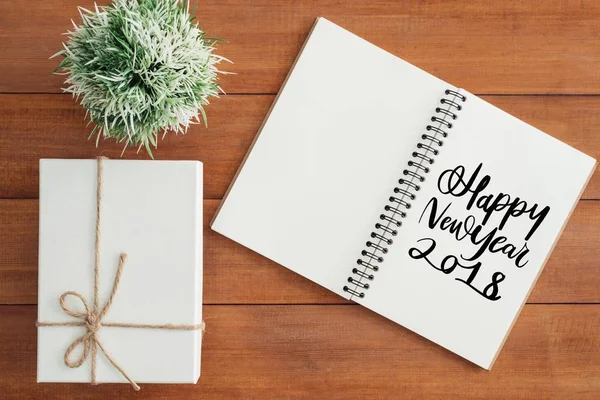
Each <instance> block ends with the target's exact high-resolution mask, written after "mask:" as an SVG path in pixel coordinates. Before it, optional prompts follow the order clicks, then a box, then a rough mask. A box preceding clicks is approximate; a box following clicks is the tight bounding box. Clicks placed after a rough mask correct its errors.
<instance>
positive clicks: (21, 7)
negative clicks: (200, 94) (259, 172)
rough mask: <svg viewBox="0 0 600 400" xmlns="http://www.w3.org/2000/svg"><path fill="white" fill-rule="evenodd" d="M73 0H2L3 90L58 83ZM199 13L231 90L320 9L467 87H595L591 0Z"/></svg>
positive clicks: (302, 4) (265, 79)
mask: <svg viewBox="0 0 600 400" xmlns="http://www.w3.org/2000/svg"><path fill="white" fill-rule="evenodd" d="M99 3H101V4H105V3H106V0H104V1H100V2H99ZM77 5H83V6H86V7H88V8H91V7H93V2H92V1H89V0H64V1H61V2H59V3H57V2H52V1H50V2H37V3H36V4H35V7H33V6H32V5H31V4H30V3H29V2H26V1H3V2H1V3H0V55H1V59H0V92H58V91H59V88H60V84H61V83H60V82H61V80H60V78H59V77H57V76H51V75H50V73H51V71H52V70H53V69H54V68H55V67H56V65H57V61H56V60H49V59H48V57H50V56H51V55H52V54H54V53H55V52H56V51H58V50H59V49H60V42H61V41H62V40H63V37H62V36H61V33H62V32H64V31H66V30H67V29H69V28H70V26H71V25H70V19H71V18H73V19H75V20H77V18H76V17H77V11H76V6H77ZM197 15H198V17H199V21H200V22H201V24H202V27H203V28H204V29H206V30H207V31H208V32H209V33H210V35H211V36H214V37H221V38H225V39H227V40H228V41H229V43H228V44H224V45H223V46H222V50H221V53H222V54H223V55H224V56H226V57H228V58H230V59H231V60H233V61H234V62H235V64H234V65H229V66H226V69H227V70H228V71H231V72H235V73H237V75H230V76H226V77H224V78H223V86H224V88H225V91H227V92H229V93H275V92H277V90H278V88H279V87H280V85H281V83H282V82H283V79H284V77H285V74H286V73H287V70H288V69H289V67H290V65H291V64H292V61H293V60H294V57H295V56H296V54H297V52H298V50H299V49H300V47H301V45H302V43H303V42H304V40H305V38H306V36H307V34H308V32H309V30H310V27H311V26H312V24H313V22H314V20H315V18H316V17H317V16H324V17H327V18H329V19H331V20H332V21H334V22H336V23H338V24H339V25H341V26H343V27H345V28H347V29H349V30H351V31H353V32H355V33H356V34H358V35H360V36H362V37H364V38H365V39H367V40H369V41H371V42H373V43H375V44H377V45H378V46H380V47H382V48H384V49H385V50H388V51H390V52H391V53H393V54H396V55H398V56H400V57H402V58H404V59H406V60H407V61H409V62H412V63H414V64H416V65H417V66H419V67H421V68H423V69H425V70H426V71H429V72H430V73H432V74H434V75H438V76H439V77H440V78H442V79H444V80H446V81H448V82H451V83H453V84H455V85H457V86H461V87H465V88H467V89H468V90H470V91H471V92H473V93H600V70H599V69H598V65H599V64H600V51H598V50H599V46H598V40H597V39H598V20H599V19H600V3H599V2H597V1H585V2H584V1H581V0H545V1H543V2H538V1H497V2H494V3H493V7H490V3H489V2H477V1H470V0H453V1H446V0H434V1H427V2H423V1H420V0H406V1H392V0H388V1H378V2H371V1H356V2H339V1H319V0H304V1H295V2H284V1H269V0H255V1H252V2H248V1H241V0H238V1H233V0H229V1H222V0H206V1H202V2H199V3H198V12H197ZM24 21H26V22H24ZM369 67H370V66H369V65H368V60H367V62H366V63H365V71H367V73H368V71H369Z"/></svg>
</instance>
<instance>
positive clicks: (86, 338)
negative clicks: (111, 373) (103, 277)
mask: <svg viewBox="0 0 600 400" xmlns="http://www.w3.org/2000/svg"><path fill="white" fill-rule="evenodd" d="M103 159H105V157H99V158H98V181H97V185H96V242H95V263H94V297H93V304H92V307H90V305H89V304H88V302H87V300H86V299H85V297H83V296H82V295H81V294H80V293H78V292H74V291H66V292H64V293H63V294H62V295H60V297H59V299H58V301H59V304H60V307H61V308H62V309H63V311H64V312H65V314H67V315H69V316H71V317H73V318H77V319H79V320H81V321H80V322H75V321H74V322H37V323H36V325H37V326H83V327H85V329H86V332H85V333H84V334H83V335H81V336H80V337H79V338H77V339H76V340H75V341H74V342H73V343H71V345H70V346H69V348H67V350H66V351H65V356H64V361H65V365H66V366H67V367H69V368H78V367H80V366H81V365H83V363H84V362H85V361H86V360H87V358H88V357H89V356H90V355H91V356H92V362H91V378H90V383H91V384H92V385H96V384H97V382H96V359H97V355H98V348H99V349H100V350H101V351H102V353H104V355H105V356H106V358H107V359H108V361H109V362H110V363H111V364H112V365H113V366H114V367H115V368H116V369H117V370H118V371H119V372H120V373H121V375H123V377H125V379H127V380H128V381H129V383H130V384H131V386H132V387H133V388H134V389H135V390H140V387H139V386H138V385H137V383H135V381H134V380H133V379H132V378H131V377H130V376H129V375H127V373H126V372H125V371H124V370H123V368H121V366H120V365H119V364H118V363H117V362H116V361H115V360H114V359H113V358H112V357H111V356H110V354H109V353H108V352H107V351H106V349H105V348H104V346H103V345H102V343H101V342H100V340H99V339H98V332H99V331H100V328H102V327H103V326H110V327H116V328H143V329H167V330H185V331H191V330H202V332H203V333H204V328H205V324H204V322H202V323H201V324H197V325H174V324H130V323H118V322H104V321H103V320H104V316H105V315H106V314H107V313H108V310H110V306H111V305H112V302H113V298H114V296H115V294H116V292H117V289H118V288H119V282H120V281H121V273H122V271H123V266H124V265H125V261H126V260H127V254H125V253H121V255H120V256H119V266H118V268H117V273H116V275H115V280H114V283H113V287H112V290H111V292H110V296H109V297H108V299H107V300H106V303H104V305H103V306H102V308H100V307H99V301H98V286H99V283H98V282H99V278H100V271H99V265H100V222H101V218H100V217H101V212H100V211H101V204H102V160H103ZM68 296H74V297H76V298H77V299H79V300H80V302H81V304H82V305H83V309H84V312H79V311H76V310H73V309H71V308H69V306H68V305H67V304H66V299H67V297H68ZM79 346H83V351H82V352H81V355H80V356H79V358H77V359H76V360H72V359H71V354H72V353H73V351H74V350H75V349H76V348H77V347H79Z"/></svg>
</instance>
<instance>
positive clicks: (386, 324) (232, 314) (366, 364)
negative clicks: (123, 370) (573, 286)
mask: <svg viewBox="0 0 600 400" xmlns="http://www.w3.org/2000/svg"><path fill="white" fill-rule="evenodd" d="M204 316H205V319H206V323H207V332H206V335H205V339H204V344H203V349H202V376H201V378H200V383H199V384H198V385H151V384H141V386H142V391H141V392H140V393H135V392H134V391H133V390H132V389H131V387H129V386H128V385H119V384H105V385H99V386H96V387H88V386H85V384H48V383H45V384H36V383H35V382H36V380H35V370H36V361H35V360H36V328H35V326H34V323H35V318H36V309H35V307H34V306H2V307H0V370H1V371H2V374H0V387H2V389H3V390H2V398H3V399H22V398H28V399H30V398H39V399H45V400H51V399H64V398H71V397H76V398H78V399H107V398H109V399H110V398H119V399H124V398H134V397H135V398H139V396H143V397H144V398H145V399H173V398H182V399H183V398H185V399H190V398H198V399H246V400H251V399H257V400H263V399H272V398H281V399H308V398H310V399H314V398H326V399H329V400H336V399H340V400H342V399H343V400H348V399H364V398H369V399H391V398H404V399H410V398H415V399H429V398H432V399H440V398H448V399H464V398H477V399H528V400H529V399H556V400H559V399H560V400H567V399H573V400H575V399H576V400H585V399H597V398H598V397H597V395H598V393H600V358H599V357H598V354H599V353H600V305H588V306H569V305H563V306H536V305H529V306H526V307H525V309H524V311H523V313H522V316H521V318H520V319H519V321H518V322H517V324H516V325H515V327H514V329H513V333H512V335H511V336H510V337H509V339H508V341H507V342H506V345H505V348H504V350H503V352H502V353H501V354H500V357H499V358H498V360H497V362H496V364H495V366H494V369H493V370H492V371H490V372H488V371H485V370H483V369H480V368H478V367H476V366H475V365H473V364H471V363H469V362H467V361H465V360H463V359H461V358H459V357H458V356H456V355H454V354H452V353H450V352H449V351H447V350H445V349H443V348H441V347H439V346H437V345H434V344H433V343H431V342H429V341H427V340H426V339H423V338H421V337H419V336H417V335H416V334H414V333H411V332H409V331H408V330H406V329H404V328H401V327H399V326H397V325H396V324H394V323H393V322H391V321H388V320H386V319H384V318H382V317H380V316H378V315H376V314H374V313H372V312H370V311H368V310H366V309H364V308H362V307H358V306H206V307H204ZM105 329H108V328H105ZM113 356H114V357H115V358H117V357H118V354H113ZM58 357H59V358H60V357H62V356H61V355H60V354H59V355H58ZM81 368H89V366H88V365H87V364H86V365H84V366H82V367H81ZM129 372H130V373H131V374H132V375H133V376H134V377H135V371H129Z"/></svg>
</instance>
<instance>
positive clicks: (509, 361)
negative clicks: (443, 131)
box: [0, 0, 600, 400]
mask: <svg viewBox="0 0 600 400" xmlns="http://www.w3.org/2000/svg"><path fill="white" fill-rule="evenodd" d="M100 3H101V4H102V3H104V2H100ZM76 5H84V6H86V7H91V6H93V3H92V2H91V1H88V0H46V1H39V2H27V1H9V0H6V1H2V2H0V168H1V170H0V172H1V173H0V228H1V229H0V397H1V398H15V399H18V398H22V399H29V398H43V399H63V398H67V397H77V398H85V399H88V398H89V399H91V398H94V399H95V398H98V399H104V398H128V397H134V396H135V397H140V396H143V397H144V398H149V399H150V398H151V399H191V398H198V399H275V398H285V399H317V398H326V399H328V400H333V399H353V398H373V399H375V398H380V399H391V398H403V399H407V398H416V399H425V398H434V399H439V398H456V399H467V398H477V399H491V398H506V399H509V398H510V399H513V398H514V399H598V398H600V265H599V264H600V247H599V244H600V201H599V200H600V177H599V173H596V175H595V176H594V177H593V178H592V180H591V182H590V184H589V186H588V189H587V190H586V191H585V193H584V195H583V199H582V200H581V201H580V203H579V205H578V207H577V209H576V211H575V213H574V215H573V217H572V218H571V220H570V222H569V224H568V225H567V228H566V229H565V232H564V234H563V236H562V238H561V239H560V241H559V243H558V246H557V247H556V249H555V251H554V253H553V254H552V256H551V258H550V261H549V262H548V264H547V266H546V269H545V271H544V272H543V274H542V275H541V278H540V280H539V282H538V284H537V286H536V288H535V289H534V291H533V293H532V295H531V297H530V299H529V301H528V304H527V305H526V306H525V308H524V310H523V313H522V314H521V317H520V318H519V320H518V321H517V323H516V325H515V327H514V329H513V332H512V334H511V335H510V336H509V338H508V340H507V342H506V345H505V347H504V350H503V351H502V352H501V353H500V356H499V358H498V360H497V362H496V364H495V366H494V369H493V370H492V371H491V372H487V371H484V370H482V369H480V368H478V367H476V366H474V365H472V364H470V363H469V362H467V361H464V360H462V359H461V358H459V357H458V356H455V355H453V354H452V353H450V352H448V351H446V350H443V349H442V348H440V347H438V346H436V345H434V344H432V343H430V342H428V341H427V340H425V339H423V338H421V337H419V336H417V335H415V334H413V333H411V332H409V331H407V330H406V329H404V328H402V327H400V326H397V325H395V324H394V323H392V322H390V321H387V320H386V319H384V318H382V317H380V316H378V315H376V314H374V313H372V312H369V311H367V310H366V309H363V308H361V307H359V306H357V305H354V304H350V303H348V302H346V301H344V300H343V299H341V298H339V297H337V296H335V295H333V294H331V293H329V292H328V291H326V290H325V289H323V288H321V287H319V286H317V285H315V284H313V283H311V282H309V281H308V280H306V279H304V278H302V277H300V276H298V275H295V274H294V273H292V272H290V271H288V270H286V269H285V268H282V267H280V266H277V265H275V264H274V263H272V262H270V261H268V260H266V259H264V258H263V257H261V256H259V255H257V254H254V253H252V252H251V251H249V250H246V249H244V248H242V247H241V246H239V245H236V244H234V243H233V242H231V241H229V240H228V239H225V238H223V237H221V236H219V235H217V234H215V233H214V232H211V231H210V229H208V227H205V228H206V230H205V238H204V239H205V241H204V243H205V265H204V268H205V270H204V271H205V286H204V287H205V298H204V300H205V307H204V312H205V316H206V322H207V324H208V331H207V333H206V336H205V341H204V348H203V351H202V377H201V379H200V383H199V384H198V385H195V386H194V385H149V384H147V385H142V391H141V392H139V393H135V392H133V391H132V389H131V388H130V387H129V386H127V385H100V386H97V387H90V386H87V385H81V384H36V378H35V375H36V328H35V326H34V323H35V320H36V303H37V241H38V235H37V229H38V228H37V218H38V200H37V197H38V159H39V158H42V157H62V158H90V157H95V156H97V155H100V154H102V155H106V156H109V157H119V154H120V152H121V146H120V145H116V144H115V143H113V142H111V141H105V142H101V143H100V146H99V148H96V147H95V146H94V142H93V141H88V140H87V136H88V132H89V128H87V127H86V126H85V121H84V111H83V110H82V109H81V108H80V107H79V106H77V105H76V104H75V103H74V101H73V99H72V98H71V97H70V96H69V95H65V94H60V87H61V78H60V77H57V76H52V75H50V72H51V71H52V70H53V68H54V67H55V66H56V65H57V61H56V60H49V59H48V57H49V56H50V55H52V54H54V53H55V52H56V51H57V50H58V49H59V48H60V42H61V40H62V39H63V38H64V37H63V36H61V35H60V33H62V32H64V31H66V30H67V29H68V28H69V25H70V18H75V17H76V15H77V11H76ZM197 15H198V17H199V21H201V23H202V27H203V28H205V29H206V30H207V31H208V32H209V33H210V34H211V35H213V36H216V37H222V38H226V39H227V40H228V41H229V43H227V44H224V45H222V46H221V49H220V53H221V54H223V55H224V56H226V57H228V58H230V59H231V60H233V61H234V62H235V64H233V65H231V66H228V69H229V71H231V72H235V73H236V75H229V76H225V77H224V78H223V81H222V82H223V88H224V89H225V91H226V92H227V93H228V94H227V95H226V96H223V97H222V98H220V99H215V101H213V104H212V105H210V106H209V107H208V108H207V113H208V118H209V121H210V127H209V128H208V129H207V128H205V127H202V126H195V127H194V128H192V129H191V131H190V132H189V133H188V134H187V135H186V136H181V135H180V136H174V135H172V136H169V137H168V139H167V140H165V141H163V142H161V143H160V147H159V150H158V151H156V152H155V154H156V158H157V159H198V160H201V161H203V162H204V166H205V188H204V194H205V198H206V200H205V201H204V210H205V221H207V222H208V221H210V219H211V218H212V215H213V214H214V212H215V209H216V207H217V205H218V203H219V201H220V199H221V197H222V196H223V194H224V192H225V190H226V188H227V185H228V184H229V182H230V180H231V179H232V177H233V174H234V172H235V170H236V168H237V167H238V165H239V164H240V162H241V160H242V157H243V156H244V154H245V152H246V150H247V149H248V147H249V145H250V142H251V141H252V138H253V136H254V135H255V133H256V132H257V130H258V127H259V125H260V123H261V121H262V119H263V117H264V116H265V114H266V112H267V110H268V108H269V106H270V104H271V102H272V101H273V99H274V95H275V94H276V93H277V91H278V89H279V87H280V85H281V83H282V81H283V79H284V77H285V75H286V73H287V71H288V69H289V67H290V66H291V64H292V62H293V60H294V58H295V56H296V54H297V52H298V50H299V49H300V47H301V45H302V43H303V41H304V40H305V38H306V36H307V34H308V32H309V29H310V27H311V26H312V24H313V22H314V19H315V17H317V16H324V17H327V18H328V19H330V20H332V21H334V22H336V23H338V24H340V25H342V26H344V27H346V28H347V29H349V30H351V31H353V32H355V33H357V34H358V35H360V36H362V37H364V38H366V39H367V40H369V41H371V42H373V43H375V44H377V45H379V46H380V47H382V48H384V49H386V50H388V51H390V52H392V53H394V54H396V55H398V56H400V57H402V58H404V59H406V60H407V61H409V62H412V63H414V64H416V65H417V66H419V67H421V68H423V69H425V70H427V71H429V72H431V73H433V74H435V75H437V76H439V77H440V78H442V79H444V80H446V81H449V82H452V83H454V84H456V85H457V86H461V87H465V88H467V89H468V90H469V91H471V92H474V93H476V94H480V95H482V96H483V97H484V98H485V99H486V100H488V101H490V102H492V103H494V104H496V105H497V106H499V107H501V108H503V109H505V110H506V111H508V112H510V113H512V114H514V115H516V116H517V117H519V118H521V119H523V120H525V121H527V122H529V123H531V124H532V125H534V126H536V127H538V128H540V129H542V130H544V131H546V132H548V133H549V134H551V135H553V136H554V137H556V138H558V139H560V140H562V141H564V142H566V143H568V144H570V145H573V146H575V147H577V148H579V149H581V150H583V151H585V152H587V153H588V154H590V155H592V156H594V157H595V158H600V157H599V156H600V134H599V133H598V126H599V125H600V112H599V109H600V97H598V96H599V95H600V2H598V1H593V0H587V1H584V0H564V1H561V0H545V1H526V0H519V1H482V2H478V1H473V0H444V1H442V0H439V1H419V0H412V1H409V0H406V1H393V0H387V1H377V2H373V1H368V0H361V1H343V0H328V1H316V0H303V1H300V0H299V1H289V2H287V1H282V0H279V1H267V0H255V1H241V0H237V1H236V0H226V1H225V0H202V1H198V12H197ZM368 68H369V65H368V63H367V65H365V69H366V70H368ZM125 157H127V158H147V156H146V155H145V154H136V153H135V152H134V151H128V152H127V153H126V154H125ZM559 190H560V189H559V187H558V186H557V195H560V192H559ZM207 222H206V223H207Z"/></svg>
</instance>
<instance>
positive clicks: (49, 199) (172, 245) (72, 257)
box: [37, 159, 203, 383]
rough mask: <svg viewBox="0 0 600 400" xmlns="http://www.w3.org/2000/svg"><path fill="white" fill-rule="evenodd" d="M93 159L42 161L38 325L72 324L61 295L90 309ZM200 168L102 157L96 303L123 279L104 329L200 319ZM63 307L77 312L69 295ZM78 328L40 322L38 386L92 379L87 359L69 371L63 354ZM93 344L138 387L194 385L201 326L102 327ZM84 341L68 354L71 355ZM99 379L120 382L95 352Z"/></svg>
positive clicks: (193, 163) (78, 352)
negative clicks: (121, 261)
mask: <svg viewBox="0 0 600 400" xmlns="http://www.w3.org/2000/svg"><path fill="white" fill-rule="evenodd" d="M97 168H98V161H97V160H51V159H44V160H40V203H39V204H40V226H39V292H38V304H39V305H38V323H44V322H46V323H48V322H50V323H63V322H64V323H67V322H79V323H82V322H83V321H84V319H76V318H74V317H73V316H70V315H67V313H65V311H63V309H62V308H61V305H60V304H59V297H60V296H61V295H62V294H63V293H64V292H67V291H74V292H78V293H80V294H81V295H82V296H83V298H85V299H87V302H88V303H89V304H90V307H92V304H93V300H92V299H93V292H94V290H93V288H94V265H95V238H96V205H97V201H96V189H97V171H98V169H97ZM202 200H203V199H202V163H200V162H198V161H130V160H103V161H102V200H101V202H100V204H101V229H100V235H99V238H100V243H99V257H100V261H99V265H98V271H99V279H98V302H99V307H100V308H101V307H102V306H103V305H104V303H105V302H106V300H107V299H108V297H109V295H110V292H111V289H112V287H113V282H114V279H115V274H116V271H117V267H118V264H119V255H120V254H121V253H126V254H127V260H126V262H125V264H124V266H123V270H122V274H121V278H120V283H119V286H118V289H117V292H116V293H115V295H114V299H113V301H112V304H111V305H110V309H109V310H108V312H107V313H106V315H105V317H104V318H103V323H126V324H151V325H163V324H175V325H198V324H201V323H202V249H203V247H202ZM66 303H67V304H68V306H69V308H70V309H73V310H76V311H78V312H83V311H84V307H83V305H82V302H81V301H79V300H78V299H77V298H76V297H75V296H69V297H68V298H67V302H66ZM86 332H89V331H88V329H87V328H86V327H85V326H38V363H37V380H38V382H90V381H91V375H90V371H91V367H92V366H91V363H92V361H91V357H87V359H86V360H85V362H84V363H83V364H82V365H81V366H79V367H77V368H73V367H68V366H67V365H66V364H65V361H64V360H63V357H64V355H65V351H66V350H67V349H68V348H69V346H70V345H71V344H72V343H73V342H75V341H76V340H77V339H78V338H80V337H82V335H85V334H86ZM96 338H97V339H98V342H100V343H101V345H102V347H103V348H104V349H105V350H106V352H107V353H109V354H110V357H112V358H113V359H114V361H115V362H116V363H118V365H119V366H120V367H121V368H122V369H123V371H125V372H126V373H127V374H128V375H129V376H130V377H131V378H132V379H133V380H134V381H136V382H138V383H143V382H154V383H196V382H197V381H198V379H199V377H200V352H201V345H202V330H201V329H195V330H181V329H174V330H167V329H152V328H139V327H136V328H128V327H114V326H101V327H100V328H99V329H98V331H97V333H96ZM83 348H84V346H83V345H80V346H78V348H76V349H75V350H74V351H73V353H72V354H71V356H70V358H71V359H77V358H78V357H79V356H80V355H81V354H82V352H83ZM96 381H97V382H98V383H103V382H127V380H126V379H125V377H124V376H123V375H122V374H121V372H119V370H118V369H117V368H115V366H114V365H113V364H111V362H110V361H109V359H108V358H107V357H106V356H105V354H104V353H103V351H101V350H100V349H98V352H97V357H96Z"/></svg>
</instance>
